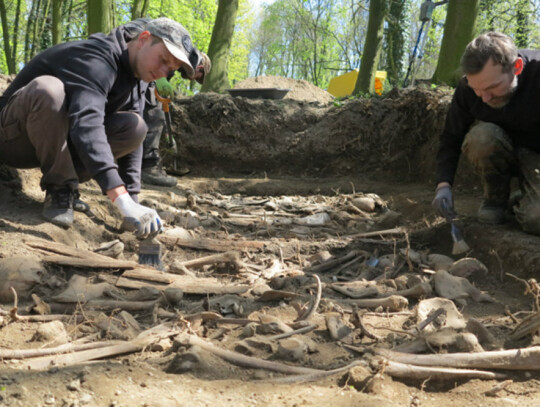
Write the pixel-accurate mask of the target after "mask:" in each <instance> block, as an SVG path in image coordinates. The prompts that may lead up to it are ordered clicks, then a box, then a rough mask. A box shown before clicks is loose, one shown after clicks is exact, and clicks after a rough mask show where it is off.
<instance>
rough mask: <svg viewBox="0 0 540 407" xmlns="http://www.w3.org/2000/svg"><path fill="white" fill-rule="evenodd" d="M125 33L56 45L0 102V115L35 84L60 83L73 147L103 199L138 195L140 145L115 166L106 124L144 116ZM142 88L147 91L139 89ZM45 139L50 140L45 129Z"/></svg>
mask: <svg viewBox="0 0 540 407" xmlns="http://www.w3.org/2000/svg"><path fill="white" fill-rule="evenodd" d="M126 38H128V37H126V36H125V33H124V30H123V29H122V28H121V27H120V28H117V29H114V30H113V31H112V32H111V34H109V35H105V34H96V35H93V36H92V37H90V38H89V39H87V40H83V41H73V42H67V43H63V44H59V45H55V46H53V47H51V48H49V49H47V50H45V51H43V52H41V53H40V54H38V55H37V56H36V57H34V58H33V59H32V60H31V61H30V62H29V63H28V64H27V65H26V66H25V67H24V68H23V69H22V71H21V72H20V73H19V74H18V75H17V77H16V78H15V79H14V81H13V82H12V83H11V85H10V86H9V87H8V88H7V89H6V91H5V92H4V94H3V95H2V97H1V98H0V109H3V107H4V106H5V105H6V104H7V102H8V100H9V98H10V96H11V95H13V93H15V92H16V91H17V90H18V89H20V88H22V87H23V86H25V85H26V84H28V83H29V82H30V81H31V80H33V79H35V78H37V77H39V76H43V75H51V76H54V77H56V78H58V79H60V80H61V81H62V82H63V84H64V90H65V93H66V102H67V112H68V115H69V137H68V141H69V146H70V151H71V153H72V156H73V159H74V160H76V159H79V160H80V161H81V162H82V164H83V165H84V167H85V168H86V169H87V171H88V172H89V173H90V174H91V175H92V177H93V178H94V179H95V180H96V181H97V182H98V184H99V185H100V187H101V189H102V191H103V192H104V193H105V192H106V191H108V190H109V189H112V188H115V187H117V186H120V185H125V186H126V188H127V190H128V192H129V193H130V194H132V195H133V194H137V193H138V192H139V191H140V169H141V160H142V145H141V146H140V147H139V148H138V149H137V150H136V151H134V152H132V153H131V154H129V155H127V156H125V157H122V158H121V159H119V160H118V165H117V164H116V163H115V160H114V157H113V154H112V151H111V148H110V145H109V143H108V142H107V135H106V134H105V127H104V119H105V117H106V116H107V115H110V114H112V113H115V112H118V111H127V110H130V111H137V112H142V108H143V103H144V98H143V97H142V95H144V92H145V90H146V88H145V86H144V82H141V81H140V80H138V79H137V78H135V76H134V74H133V70H132V68H131V65H130V63H129V53H128V47H127V43H126ZM141 84H142V85H143V86H141ZM43 133H44V134H43V136H44V137H46V136H47V130H46V129H44V131H43Z"/></svg>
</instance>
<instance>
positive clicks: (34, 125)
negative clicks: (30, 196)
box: [0, 18, 193, 236]
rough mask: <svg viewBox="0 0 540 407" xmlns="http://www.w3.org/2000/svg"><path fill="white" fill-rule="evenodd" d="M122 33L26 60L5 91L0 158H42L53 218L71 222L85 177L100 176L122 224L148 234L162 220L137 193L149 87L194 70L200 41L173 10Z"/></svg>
mask: <svg viewBox="0 0 540 407" xmlns="http://www.w3.org/2000/svg"><path fill="white" fill-rule="evenodd" d="M124 34H125V33H124V30H123V29H121V28H118V29H115V30H113V31H112V32H111V34H109V35H104V34H99V35H94V36H92V37H91V38H89V39H88V40H84V41H74V42H68V43H64V44H59V45H56V46H54V47H51V48H49V49H47V50H45V51H43V52H42V53H40V54H39V55H37V56H36V57H35V58H33V59H32V60H31V61H30V62H29V63H28V64H27V65H26V66H25V67H24V69H23V70H22V71H21V72H20V73H19V74H18V75H17V77H16V78H15V80H14V81H13V82H12V83H11V85H10V86H9V87H8V88H7V90H6V91H5V92H4V94H3V96H2V97H1V98H0V109H1V111H0V162H3V163H5V164H7V165H10V166H13V167H16V168H33V167H40V168H41V171H42V173H43V177H42V179H41V187H42V189H44V190H46V198H45V204H44V209H43V215H44V217H45V218H46V219H47V220H49V221H51V222H53V223H55V224H58V225H60V226H63V227H69V226H71V224H72V223H73V197H74V194H76V193H77V189H78V184H79V182H84V181H87V180H89V179H90V178H94V179H95V180H96V181H97V182H98V184H99V186H100V187H101V189H102V191H103V193H104V194H106V195H107V196H108V197H109V198H110V199H111V201H112V202H113V203H114V204H115V206H116V207H117V208H118V210H119V211H120V213H121V214H122V216H123V218H124V225H126V226H127V227H128V228H129V227H130V228H131V229H133V230H134V231H135V233H136V234H137V235H140V236H145V235H148V234H150V233H152V232H156V231H159V230H160V229H161V226H162V222H161V219H160V218H159V216H158V215H157V213H156V212H155V211H154V210H153V209H150V208H147V207H145V206H142V205H139V204H138V199H137V194H138V193H139V191H140V169H141V157H142V141H143V139H144V136H145V134H146V130H147V127H146V124H145V123H144V120H143V119H142V116H141V115H142V109H143V107H144V97H143V96H144V91H145V89H143V88H145V86H144V85H145V82H146V83H148V82H152V81H154V80H156V79H159V78H162V77H166V76H167V75H168V74H169V72H171V71H174V70H177V69H179V68H180V66H183V67H184V68H185V69H186V70H187V71H189V73H190V74H192V75H193V72H192V71H193V68H192V67H191V64H190V61H189V54H190V52H191V49H192V45H191V38H190V36H189V33H188V32H187V31H186V30H185V29H184V27H182V26H181V25H180V24H179V23H177V22H175V21H172V20H170V19H168V18H159V19H156V20H153V21H152V22H150V23H149V24H148V25H147V26H146V27H145V30H144V31H143V32H142V33H140V34H139V35H138V36H137V37H136V38H134V39H132V40H131V41H129V42H126V37H125V35H124ZM141 85H142V86H141ZM128 102H131V103H128ZM126 104H127V105H128V106H129V105H131V107H130V108H129V109H126V108H125V106H126Z"/></svg>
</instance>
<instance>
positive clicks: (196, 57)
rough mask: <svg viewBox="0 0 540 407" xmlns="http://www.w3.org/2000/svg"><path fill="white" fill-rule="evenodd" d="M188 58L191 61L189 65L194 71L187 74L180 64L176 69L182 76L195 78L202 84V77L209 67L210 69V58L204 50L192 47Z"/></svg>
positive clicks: (206, 73)
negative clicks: (191, 73)
mask: <svg viewBox="0 0 540 407" xmlns="http://www.w3.org/2000/svg"><path fill="white" fill-rule="evenodd" d="M189 60H190V61H191V67H192V68H193V71H194V72H193V75H188V73H187V72H186V70H185V69H184V67H183V66H181V67H180V68H179V69H178V71H179V72H180V74H181V75H182V78H184V79H189V80H196V81H197V82H199V83H200V84H203V83H204V78H205V77H206V75H208V73H209V72H210V69H212V62H211V61H210V58H209V57H208V55H206V54H205V53H204V52H202V51H199V50H198V49H196V48H193V52H192V53H191V54H190V55H189Z"/></svg>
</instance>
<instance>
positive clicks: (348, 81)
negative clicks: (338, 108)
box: [328, 69, 386, 98]
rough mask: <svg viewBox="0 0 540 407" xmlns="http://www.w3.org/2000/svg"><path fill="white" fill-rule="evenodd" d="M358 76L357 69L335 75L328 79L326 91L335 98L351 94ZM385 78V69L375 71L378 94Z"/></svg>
mask: <svg viewBox="0 0 540 407" xmlns="http://www.w3.org/2000/svg"><path fill="white" fill-rule="evenodd" d="M357 78H358V69H355V70H354V71H350V72H347V73H346V74H343V75H340V76H336V77H335V78H332V79H331V80H330V83H329V84H328V93H330V94H331V95H332V96H335V97H337V98H341V97H344V96H350V95H352V93H353V91H354V86H355V85H356V79H357ZM385 80H386V71H377V72H376V73H375V83H374V86H375V92H376V93H377V94H378V95H381V94H382V91H383V87H384V81H385Z"/></svg>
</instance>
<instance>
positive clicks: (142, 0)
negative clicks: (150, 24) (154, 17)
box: [131, 0, 148, 20]
mask: <svg viewBox="0 0 540 407" xmlns="http://www.w3.org/2000/svg"><path fill="white" fill-rule="evenodd" d="M147 12H148V0H133V3H132V5H131V20H136V19H138V18H142V17H144V16H146V13H147Z"/></svg>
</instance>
